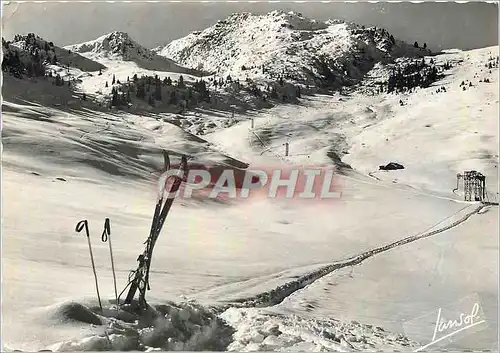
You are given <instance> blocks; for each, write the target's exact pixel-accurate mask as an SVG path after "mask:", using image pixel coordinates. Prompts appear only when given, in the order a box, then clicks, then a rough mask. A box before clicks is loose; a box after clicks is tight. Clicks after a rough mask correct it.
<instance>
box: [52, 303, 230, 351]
mask: <svg viewBox="0 0 500 353" xmlns="http://www.w3.org/2000/svg"><path fill="white" fill-rule="evenodd" d="M136 304H137V303H133V304H132V305H131V306H123V307H122V308H121V309H120V310H118V311H117V310H116V307H110V308H107V307H106V308H104V309H103V311H102V312H101V311H100V309H99V307H97V308H92V309H91V308H89V307H86V306H84V305H81V304H76V303H72V304H71V305H69V306H68V305H65V306H63V307H62V308H61V309H63V310H66V309H68V308H78V309H77V310H76V311H77V312H78V313H79V314H78V316H79V317H80V318H81V319H83V317H82V316H81V315H80V313H82V312H85V313H88V312H90V313H92V314H93V315H94V316H95V317H96V318H98V317H100V318H101V320H102V321H103V324H105V326H106V327H105V329H104V331H103V332H102V333H100V334H97V335H92V336H89V337H85V338H83V339H79V340H75V341H71V340H69V341H64V342H60V343H57V344H54V345H51V346H50V347H48V349H50V350H52V351H99V350H140V351H151V350H174V351H179V350H181V351H186V350H188V351H189V350H196V351H198V350H209V351H222V350H225V349H226V347H227V346H228V345H229V343H230V342H231V339H232V334H233V332H234V330H233V329H232V328H231V327H230V326H228V325H227V324H226V323H225V322H224V321H223V320H222V319H220V318H218V317H217V316H216V314H214V313H213V312H211V311H210V310H208V309H206V308H203V307H202V306H199V305H197V304H194V303H180V304H176V303H173V302H167V303H165V304H158V305H154V306H149V307H148V308H147V310H146V311H145V312H142V313H141V314H139V313H138V311H137V306H136ZM124 313H125V314H127V315H128V316H129V317H128V319H127V320H126V321H125V320H123V318H124V316H125V315H124Z"/></svg>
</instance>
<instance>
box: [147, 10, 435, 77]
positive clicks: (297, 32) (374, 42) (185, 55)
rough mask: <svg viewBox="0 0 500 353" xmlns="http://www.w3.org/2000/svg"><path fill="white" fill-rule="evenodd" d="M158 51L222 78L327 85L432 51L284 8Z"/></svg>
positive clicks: (221, 24)
mask: <svg viewBox="0 0 500 353" xmlns="http://www.w3.org/2000/svg"><path fill="white" fill-rule="evenodd" d="M154 50H155V51H156V52H157V53H158V54H160V55H162V56H165V57H168V58H171V59H173V60H175V61H176V62H178V63H180V64H181V65H185V66H188V67H192V68H197V69H200V70H201V69H202V70H206V71H209V72H212V73H215V74H218V75H221V76H224V77H225V76H227V75H230V76H231V77H232V78H250V79H253V80H259V79H265V80H276V79H278V78H279V77H283V78H284V79H287V80H291V81H293V82H298V83H302V84H307V85H319V86H325V87H339V86H341V85H345V84H349V83H353V82H354V81H356V80H358V79H360V78H361V77H362V76H363V75H364V73H366V72H367V71H368V70H370V69H371V68H372V67H373V65H374V64H375V63H376V62H379V61H387V60H391V59H393V58H395V57H399V56H410V57H412V56H423V55H427V54H429V51H428V50H426V49H423V48H414V47H413V45H411V46H410V45H408V44H406V43H404V42H401V41H398V40H395V39H394V37H393V36H392V35H390V34H389V33H388V32H387V31H385V30H383V29H380V28H376V27H371V28H365V27H364V26H358V25H356V24H353V23H347V22H343V21H338V20H330V21H326V22H322V21H316V20H312V19H308V18H305V17H303V16H302V15H301V14H299V13H295V12H284V11H273V12H270V13H268V14H266V15H253V14H250V13H236V14H233V15H231V16H229V17H228V18H226V19H225V20H222V21H218V22H217V23H216V24H215V25H213V26H211V27H209V28H207V29H205V30H204V31H202V32H199V31H198V32H193V33H191V34H189V35H188V36H186V37H184V38H180V39H177V40H174V41H173V42H171V43H170V44H168V45H166V46H165V47H163V48H161V47H158V48H156V49H154Z"/></svg>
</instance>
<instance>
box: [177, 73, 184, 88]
mask: <svg viewBox="0 0 500 353" xmlns="http://www.w3.org/2000/svg"><path fill="white" fill-rule="evenodd" d="M177 87H179V88H184V77H182V75H181V76H179V82H178V83H177Z"/></svg>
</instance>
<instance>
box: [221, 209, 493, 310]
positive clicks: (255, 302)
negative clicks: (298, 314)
mask: <svg viewBox="0 0 500 353" xmlns="http://www.w3.org/2000/svg"><path fill="white" fill-rule="evenodd" d="M470 207H472V206H465V207H464V208H462V209H461V210H460V211H463V210H465V209H467V208H470ZM485 207H488V206H487V205H484V204H480V205H479V206H476V207H475V208H474V209H473V210H472V211H468V212H467V213H466V214H465V215H463V216H462V217H461V218H459V219H458V220H455V221H454V222H452V223H450V224H447V225H445V226H443V227H441V228H438V229H435V230H433V231H427V232H423V233H421V234H417V235H412V236H409V237H406V238H403V239H401V240H398V241H395V242H393V243H390V244H387V245H383V246H380V247H377V248H374V249H371V250H368V251H365V252H363V253H361V254H359V255H355V256H352V257H349V258H348V259H345V260H342V261H338V262H334V263H332V264H329V265H326V266H324V267H321V268H320V269H319V270H316V271H313V272H310V273H308V274H306V275H303V276H301V277H300V278H299V279H297V280H294V281H290V282H287V283H285V284H283V285H281V286H279V287H277V288H275V289H273V290H271V291H266V292H263V293H260V294H257V295H256V296H254V297H252V298H244V299H240V300H237V301H234V302H231V303H229V304H227V305H225V306H223V307H222V309H223V310H227V309H229V308H231V307H239V308H249V307H259V308H260V307H268V306H274V305H277V304H279V303H281V302H282V301H283V300H285V299H286V298H287V297H289V296H290V295H292V294H293V293H295V292H296V291H299V290H301V289H303V288H304V287H306V286H308V285H310V284H311V283H313V282H314V281H316V280H318V279H320V278H322V277H324V276H326V275H328V274H330V273H332V272H333V271H336V270H339V269H341V268H344V267H349V266H356V265H359V264H361V263H362V262H363V261H364V260H366V259H368V258H370V257H372V256H375V255H377V254H379V253H382V252H385V251H388V250H392V249H394V248H397V247H399V246H403V245H405V244H408V243H411V242H414V241H417V240H420V239H424V238H427V237H430V236H433V235H436V234H439V233H442V232H444V231H447V230H449V229H451V228H453V227H456V226H458V225H460V224H462V223H463V222H465V221H467V220H468V219H469V218H470V217H472V216H473V215H475V214H478V213H481V210H482V209H483V208H485ZM457 213H458V212H457ZM455 214H456V213H455ZM455 214H453V215H451V216H449V217H447V218H446V219H443V220H442V221H441V222H439V223H437V224H436V225H434V226H433V227H432V228H435V227H436V226H437V225H438V224H441V223H443V222H444V221H446V220H447V219H449V218H452V217H453V216H455Z"/></svg>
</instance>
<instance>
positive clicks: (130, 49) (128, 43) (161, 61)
mask: <svg viewBox="0 0 500 353" xmlns="http://www.w3.org/2000/svg"><path fill="white" fill-rule="evenodd" d="M65 49H68V50H71V51H73V52H76V53H79V54H82V55H84V56H86V57H88V58H92V59H93V60H96V61H99V62H103V63H105V64H106V63H109V60H112V61H132V62H134V63H136V64H137V65H138V66H139V67H141V68H143V69H147V70H158V71H168V72H175V73H187V74H196V73H197V72H196V71H195V70H191V69H186V68H184V67H182V66H180V65H178V64H176V63H175V62H174V61H172V60H170V59H167V58H165V57H162V56H159V55H157V54H155V53H154V52H152V51H151V50H149V49H147V48H144V47H143V46H141V45H140V44H139V43H137V42H136V41H134V40H133V39H132V38H130V36H129V35H128V34H127V33H125V32H119V31H115V32H111V33H108V34H105V35H103V36H101V37H99V38H97V39H94V40H91V41H88V42H84V43H80V44H74V45H69V46H66V47H65Z"/></svg>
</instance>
